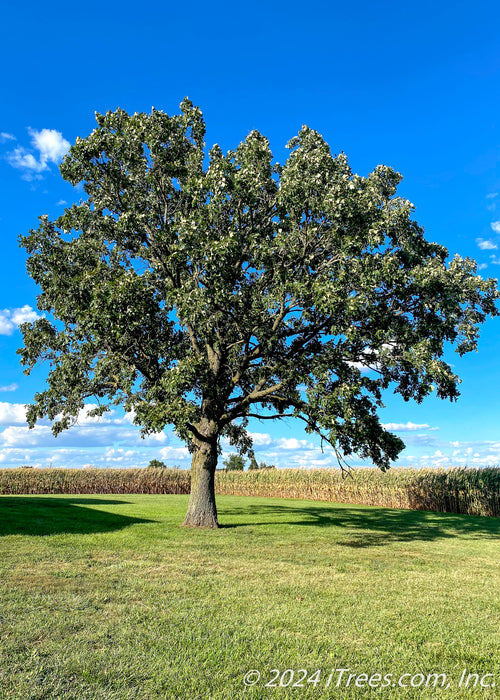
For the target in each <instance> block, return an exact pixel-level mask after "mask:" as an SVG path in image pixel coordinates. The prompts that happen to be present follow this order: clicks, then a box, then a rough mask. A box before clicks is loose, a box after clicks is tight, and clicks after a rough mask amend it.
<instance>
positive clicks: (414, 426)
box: [382, 421, 439, 433]
mask: <svg viewBox="0 0 500 700" xmlns="http://www.w3.org/2000/svg"><path fill="white" fill-rule="evenodd" d="M382 427H383V428H384V429H385V430H392V431H393V432H395V433H407V432H410V431H414V430H439V428H431V426H430V425H428V424H427V423H411V422H410V421H408V423H382Z"/></svg>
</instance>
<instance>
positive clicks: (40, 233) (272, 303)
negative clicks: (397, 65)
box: [19, 99, 498, 527]
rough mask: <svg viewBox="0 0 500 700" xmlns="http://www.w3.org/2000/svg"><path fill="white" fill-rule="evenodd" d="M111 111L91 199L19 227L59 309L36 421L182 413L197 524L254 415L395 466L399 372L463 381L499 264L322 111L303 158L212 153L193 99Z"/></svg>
mask: <svg viewBox="0 0 500 700" xmlns="http://www.w3.org/2000/svg"><path fill="white" fill-rule="evenodd" d="M96 120H97V128H96V129H95V130H94V131H93V132H92V133H91V134H90V135H89V136H88V137H87V138H84V139H82V138H78V139H77V140H76V142H75V144H74V145H73V146H72V148H71V150H70V152H69V153H68V155H67V156H66V157H65V159H64V161H63V163H62V165H61V173H62V176H63V177H64V178H65V179H66V180H68V181H69V182H70V183H72V184H73V185H81V184H83V191H84V193H85V195H86V198H85V199H84V200H83V201H81V202H80V203H79V204H75V205H73V206H71V207H69V208H67V209H66V210H65V212H64V214H63V215H62V216H60V217H59V218H58V219H57V220H55V221H50V220H49V218H48V217H47V216H42V217H41V219H40V226H39V228H38V229H36V230H32V231H31V232H30V233H29V235H26V236H22V237H21V238H20V241H21V245H22V246H24V248H25V249H26V251H27V252H28V255H29V257H28V262H27V269H28V272H29V274H30V275H31V277H32V278H33V279H34V280H35V282H36V283H37V284H38V285H39V286H40V288H41V294H40V295H39V297H38V302H37V303H38V308H39V309H40V310H41V311H42V312H46V313H47V314H49V315H51V317H52V319H53V320H50V319H49V318H40V319H38V320H36V321H34V322H33V323H25V324H23V326H22V332H23V335H24V344H25V345H24V347H23V348H21V349H20V350H19V352H20V354H21V362H22V363H23V365H24V366H25V368H26V369H25V372H26V373H29V372H30V370H31V369H32V368H33V366H34V365H35V364H36V363H37V362H38V361H40V360H47V361H48V363H49V365H50V367H49V370H50V371H49V374H48V379H47V382H48V388H46V389H45V390H44V391H42V392H40V393H37V394H36V395H35V397H34V403H33V404H32V405H31V406H30V407H29V408H28V412H27V417H28V423H29V425H30V426H31V427H33V426H34V424H35V423H36V421H37V419H39V418H42V417H45V416H47V417H48V418H49V419H51V420H52V421H53V427H52V430H53V432H54V434H55V435H57V434H58V433H59V432H60V431H61V430H63V429H66V428H68V427H69V426H70V424H71V422H72V420H73V418H74V417H75V416H76V415H77V414H78V411H79V410H80V409H81V408H82V406H83V405H84V401H85V400H86V399H88V398H90V397H95V398H96V399H97V400H98V402H99V405H98V407H97V408H96V409H95V410H94V411H93V414H94V415H100V414H102V413H103V412H104V411H106V410H109V408H110V406H112V405H123V406H124V408H125V410H127V411H130V412H133V414H134V421H135V423H136V424H137V425H140V426H141V428H142V434H148V433H151V432H154V431H160V430H162V429H163V428H164V427H165V426H166V425H172V426H174V428H175V430H176V433H177V434H178V436H180V438H182V439H183V440H184V441H186V443H187V444H188V446H189V449H190V450H191V452H192V466H191V496H190V501H189V506H188V511H187V515H186V519H185V521H184V524H185V525H188V526H205V527H217V524H218V523H217V511H216V504H215V495H214V473H215V468H216V464H217V458H218V453H219V449H220V447H219V445H220V440H221V438H223V437H226V438H228V439H229V442H230V444H231V445H233V446H235V447H236V448H237V449H238V450H239V452H240V453H241V454H244V453H245V452H248V450H251V437H250V435H249V433H248V432H247V431H246V427H247V424H248V419H249V418H251V417H254V416H257V417H260V418H261V419H263V420H268V419H281V418H284V417H285V416H292V417H295V418H297V419H299V420H302V421H303V422H304V423H305V429H306V430H307V431H308V432H311V433H313V432H315V433H318V434H319V435H321V437H322V438H323V440H324V441H326V443H328V444H329V445H331V446H332V448H333V450H334V451H335V454H336V455H337V459H338V460H339V463H340V465H341V466H344V465H345V461H344V460H345V459H346V457H348V456H349V455H350V454H353V453H357V454H359V455H360V456H361V457H362V458H364V459H369V460H371V461H372V462H373V463H374V464H375V465H378V466H379V467H380V468H381V469H387V468H388V467H389V466H390V464H391V462H392V461H393V460H395V459H396V458H397V456H398V454H399V452H400V451H401V449H402V448H403V447H404V445H403V442H402V441H401V440H400V439H399V438H398V437H397V436H395V435H394V434H391V433H390V432H388V431H386V430H385V429H384V428H383V427H382V425H381V424H380V422H379V419H378V417H377V409H378V408H379V407H381V406H382V405H383V404H382V392H383V390H385V389H387V388H388V387H391V388H392V389H393V390H394V391H395V392H398V393H399V394H401V395H402V396H403V398H404V399H405V400H409V399H415V400H416V401H417V402H420V401H422V399H423V398H424V397H426V396H427V395H428V394H430V393H431V392H432V391H435V392H436V393H437V396H438V397H440V398H449V399H451V400H454V399H456V398H457V396H458V389H457V385H458V382H459V378H458V377H457V376H456V375H455V374H453V372H452V370H451V368H450V366H449V365H448V364H447V363H446V362H445V361H444V360H443V359H442V357H443V352H444V347H445V343H447V342H449V343H452V344H453V345H454V346H455V348H456V351H457V352H458V353H459V354H460V355H462V354H464V353H466V352H469V351H471V350H475V349H476V347H477V340H478V336H479V326H480V324H481V323H482V322H483V321H484V320H485V318H486V316H487V315H492V316H494V315H497V313H498V312H497V309H496V307H495V300H496V299H497V298H498V292H497V289H496V285H495V282H496V280H492V279H489V280H484V279H482V278H481V277H480V276H477V275H476V270H477V266H476V263H475V262H474V261H473V260H472V259H470V258H465V259H462V258H460V257H458V256H455V257H454V258H453V259H452V260H450V261H447V255H448V252H447V250H446V249H445V248H444V247H442V246H441V245H438V244H436V243H431V242H428V241H427V240H426V239H425V237H424V232H423V230H422V228H421V227H420V226H418V224H417V223H416V222H415V221H414V220H413V219H412V218H411V217H412V212H413V205H412V204H411V203H410V202H409V201H408V200H406V199H404V198H401V197H397V196H396V187H397V185H398V183H399V182H400V180H401V176H400V175H399V174H398V173H397V172H395V171H393V170H392V169H391V168H389V167H386V166H383V165H381V166H378V167H376V168H375V170H374V171H373V172H372V173H370V174H369V175H368V176H367V177H361V176H359V175H356V174H353V173H352V172H351V170H350V168H349V165H348V162H347V158H346V156H345V155H344V153H340V154H339V155H337V156H335V157H334V156H332V155H331V153H330V149H329V147H328V145H327V143H326V142H325V141H324V140H323V138H322V137H321V136H320V135H319V134H318V133H317V132H316V131H313V130H312V129H309V128H308V127H306V126H304V127H303V128H302V129H301V130H300V132H299V134H298V136H296V137H295V138H293V139H292V140H291V141H290V142H289V144H288V147H289V149H290V151H291V153H290V155H289V157H288V159H287V162H286V164H285V165H284V166H280V165H279V164H273V156H272V154H271V151H270V148H269V143H268V141H267V139H266V138H265V137H264V136H262V135H261V134H260V133H259V132H257V131H252V132H251V133H250V134H249V135H248V136H247V137H246V139H245V140H244V141H243V142H242V143H240V145H239V146H238V147H237V148H236V149H235V150H233V151H229V152H228V153H226V154H225V155H224V154H223V152H222V151H221V149H220V148H219V146H217V145H215V146H214V147H213V148H212V149H211V150H210V151H209V157H208V159H207V161H206V160H205V151H204V134H205V126H204V121H203V118H202V114H201V112H200V110H199V108H198V107H194V106H193V105H192V103H191V102H190V101H189V100H187V99H185V100H184V101H183V102H182V104H181V113H180V114H178V115H175V116H168V115H167V114H165V113H163V112H161V111H157V110H153V111H152V112H151V114H144V113H141V114H133V115H128V114H127V113H126V112H124V111H123V110H121V109H118V110H117V111H115V112H107V113H106V114H104V115H102V114H96ZM366 368H372V369H373V371H372V372H369V373H367V372H363V371H362V370H363V369H366Z"/></svg>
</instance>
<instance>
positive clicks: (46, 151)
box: [28, 129, 70, 165]
mask: <svg viewBox="0 0 500 700" xmlns="http://www.w3.org/2000/svg"><path fill="white" fill-rule="evenodd" d="M28 131H29V133H30V135H31V143H32V144H33V146H34V147H35V148H36V149H37V150H38V151H39V152H40V162H41V163H47V162H49V163H55V164H56V165H57V164H58V163H60V162H61V160H62V159H63V158H64V156H65V155H66V153H67V152H68V151H69V148H70V143H69V141H66V139H65V138H63V135H62V134H61V132H60V131H56V130H55V129H42V130H41V131H36V129H28Z"/></svg>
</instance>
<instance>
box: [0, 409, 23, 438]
mask: <svg viewBox="0 0 500 700" xmlns="http://www.w3.org/2000/svg"><path fill="white" fill-rule="evenodd" d="M0 425H9V426H11V425H23V426H26V406H25V405H24V404H23V403H8V402H6V401H5V402H4V401H0ZM2 434H3V433H2ZM0 437H1V435H0Z"/></svg>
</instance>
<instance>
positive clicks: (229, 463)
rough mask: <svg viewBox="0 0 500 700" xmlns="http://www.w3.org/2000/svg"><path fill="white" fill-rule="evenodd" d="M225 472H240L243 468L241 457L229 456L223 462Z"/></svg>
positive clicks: (243, 462) (243, 463)
mask: <svg viewBox="0 0 500 700" xmlns="http://www.w3.org/2000/svg"><path fill="white" fill-rule="evenodd" d="M223 464H224V468H225V470H226V471H228V472H229V471H238V472H242V471H243V470H244V468H245V460H244V459H243V457H242V456H241V455H237V454H230V455H229V457H226V459H225V460H224V462H223Z"/></svg>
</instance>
